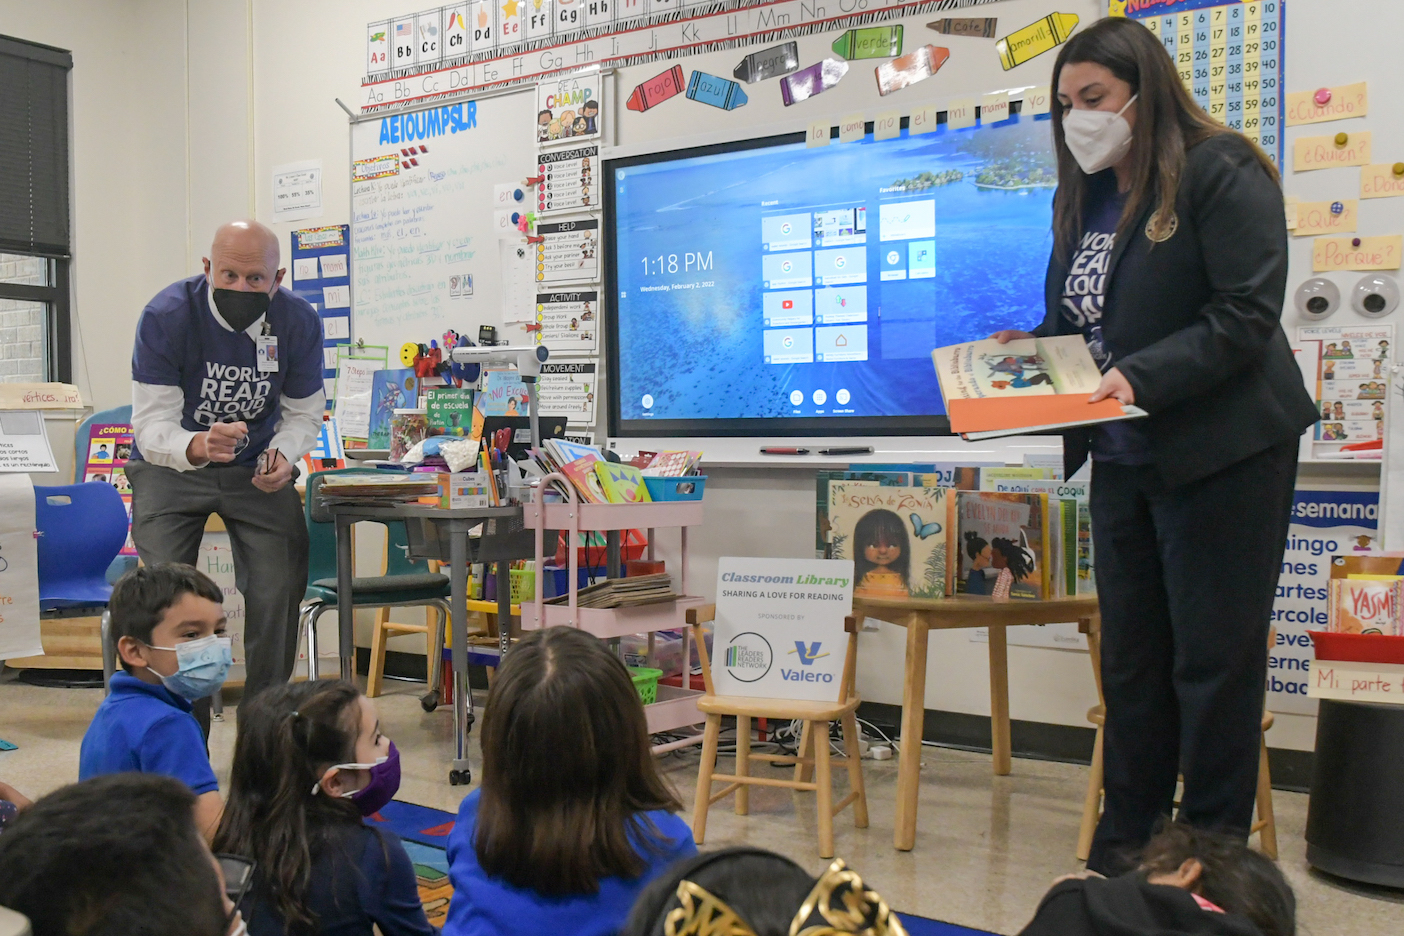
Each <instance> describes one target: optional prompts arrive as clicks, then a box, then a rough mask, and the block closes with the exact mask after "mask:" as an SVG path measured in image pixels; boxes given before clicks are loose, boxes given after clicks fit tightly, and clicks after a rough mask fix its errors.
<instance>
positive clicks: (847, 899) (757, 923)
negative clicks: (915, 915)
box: [620, 848, 906, 936]
mask: <svg viewBox="0 0 1404 936" xmlns="http://www.w3.org/2000/svg"><path fill="white" fill-rule="evenodd" d="M675 933H676V934H679V936H681V934H684V933H687V934H693V933H699V934H700V933H717V934H723V933H724V934H727V936H743V934H744V936H791V934H792V933H825V934H839V933H862V934H864V936H906V930H905V929H904V928H903V926H902V922H901V920H900V919H898V917H897V915H896V914H895V913H893V912H892V911H891V909H890V908H889V907H888V906H887V903H886V901H884V900H883V899H882V898H881V897H880V896H878V895H877V894H876V893H874V892H873V891H872V890H869V889H868V888H867V887H866V886H865V885H864V884H863V879H862V878H861V877H859V876H858V875H857V874H855V873H854V872H853V871H851V870H849V869H848V868H847V867H845V865H844V863H843V861H842V860H839V861H834V862H832V863H831V864H830V865H829V867H828V868H827V869H825V871H824V873H823V874H822V875H820V877H819V880H817V881H816V880H815V879H814V878H812V877H810V876H809V873H808V872H806V871H805V870H804V869H803V868H801V867H800V866H799V865H797V864H795V863H794V862H793V861H791V860H790V859H789V858H786V857H785V856H784V855H777V854H775V853H774V852H769V851H765V850H764V849H761V848H727V849H723V850H722V851H715V852H711V853H710V854H706V855H699V856H697V857H696V858H693V859H691V860H690V861H680V862H678V863H677V864H675V865H673V867H672V868H670V869H669V870H668V872H667V873H666V874H664V875H662V876H661V877H659V878H658V879H657V880H655V881H654V882H653V883H652V884H650V885H649V886H648V888H647V890H645V891H644V892H643V893H642V894H640V895H639V900H638V902H637V903H636V904H634V910H633V912H632V913H631V914H629V922H628V924H627V925H626V926H625V927H624V929H623V931H622V932H621V934H620V936H672V934H675Z"/></svg>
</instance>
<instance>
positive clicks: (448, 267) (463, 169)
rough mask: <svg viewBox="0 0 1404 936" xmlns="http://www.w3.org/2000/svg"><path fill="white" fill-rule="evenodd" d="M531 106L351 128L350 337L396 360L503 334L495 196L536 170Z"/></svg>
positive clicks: (525, 101) (469, 106)
mask: <svg viewBox="0 0 1404 936" xmlns="http://www.w3.org/2000/svg"><path fill="white" fill-rule="evenodd" d="M533 105H534V98H533V95H532V89H531V88H530V87H528V88H525V89H523V90H522V91H521V92H517V93H513V94H507V95H500V96H498V97H491V98H486V99H480V100H473V101H463V102H459V103H455V104H452V105H444V106H440V107H431V108H428V109H425V110H418V111H413V112H409V113H401V114H394V115H391V116H383V117H381V116H377V117H374V118H371V119H365V120H361V121H360V122H357V123H354V124H352V126H351V154H352V178H351V211H352V224H351V251H352V268H351V274H352V283H351V293H352V301H353V310H354V315H353V324H352V337H353V338H355V339H357V340H363V341H365V343H366V344H368V345H387V346H389V347H390V348H392V349H398V348H399V347H400V346H401V345H402V344H404V343H405V342H407V341H415V342H423V343H426V344H427V343H428V342H429V341H430V340H434V339H440V340H441V336H442V335H443V334H444V332H445V331H447V330H448V329H454V330H456V331H457V332H459V333H460V334H464V335H469V336H470V337H473V338H476V337H477V334H478V326H479V325H494V326H496V327H497V328H499V329H501V328H502V322H503V309H502V305H501V302H502V285H501V278H500V276H499V275H498V270H499V266H500V264H501V258H500V256H499V248H498V243H499V242H498V237H497V232H496V230H494V227H493V206H492V197H493V186H494V185H495V184H498V183H502V182H512V181H515V182H521V181H522V179H523V178H524V177H525V176H526V175H527V174H529V173H530V172H531V171H532V170H533V169H534V168H535V166H536V145H535V136H534V132H535V124H534V123H533V121H532V119H531V116H532V115H531V113H530V112H531V110H532V107H533ZM470 277H471V279H470ZM524 292H525V291H524ZM532 314H534V313H533V312H532V310H531V309H530V308H523V309H522V310H521V314H520V316H519V318H520V319H521V320H523V321H525V320H526V319H527V318H528V317H529V316H530V315H532ZM523 336H524V333H519V334H516V335H507V334H504V335H503V336H502V337H512V338H517V339H520V338H522V337H523Z"/></svg>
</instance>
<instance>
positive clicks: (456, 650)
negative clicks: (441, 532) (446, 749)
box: [449, 520, 473, 786]
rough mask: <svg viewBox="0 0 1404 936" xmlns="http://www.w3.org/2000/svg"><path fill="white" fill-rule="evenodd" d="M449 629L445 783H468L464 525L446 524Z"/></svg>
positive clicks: (466, 563)
mask: <svg viewBox="0 0 1404 936" xmlns="http://www.w3.org/2000/svg"><path fill="white" fill-rule="evenodd" d="M449 626H450V627H451V628H453V736H454V759H453V767H452V768H451V769H450V770H449V783H450V784H452V785H454V786H458V785H459V784H464V783H472V782H473V771H472V770H471V769H470V767H469V765H468V731H469V730H470V729H471V728H472V722H471V721H469V715H468V711H467V708H468V693H469V692H470V691H472V690H471V689H470V688H469V685H468V524H467V523H466V522H464V521H461V520H455V521H452V522H450V523H449Z"/></svg>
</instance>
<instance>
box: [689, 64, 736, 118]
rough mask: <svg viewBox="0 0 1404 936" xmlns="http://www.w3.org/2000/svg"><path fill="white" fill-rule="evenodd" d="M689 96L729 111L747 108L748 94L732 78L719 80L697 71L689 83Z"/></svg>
mask: <svg viewBox="0 0 1404 936" xmlns="http://www.w3.org/2000/svg"><path fill="white" fill-rule="evenodd" d="M687 96H688V97H689V98H691V99H692V100H694V101H700V102H701V103H703V104H710V105H712V106H713V107H719V108H721V109H722V110H727V111H729V110H736V108H738V107H745V106H746V101H747V98H746V92H745V91H744V90H742V88H741V86H740V85H739V84H737V83H736V82H734V81H732V80H731V79H730V78H718V77H717V76H716V75H709V74H707V73H706V72H703V71H695V70H694V71H693V73H692V78H691V79H689V80H688V83H687Z"/></svg>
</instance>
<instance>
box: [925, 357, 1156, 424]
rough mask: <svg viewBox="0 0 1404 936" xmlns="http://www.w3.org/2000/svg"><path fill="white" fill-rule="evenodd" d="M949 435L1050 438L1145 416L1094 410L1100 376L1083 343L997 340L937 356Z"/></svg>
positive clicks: (1112, 407) (1105, 406)
mask: <svg viewBox="0 0 1404 936" xmlns="http://www.w3.org/2000/svg"><path fill="white" fill-rule="evenodd" d="M931 359H932V361H933V362H934V363H935V365H936V379H937V380H938V381H939V382H940V384H941V396H942V397H944V398H945V401H946V412H947V413H948V414H949V416H950V419H951V431H952V432H958V433H960V435H962V436H963V437H965V438H966V439H972V440H973V439H992V438H997V437H999V436H1006V435H1017V434H1022V433H1027V432H1047V431H1053V430H1057V429H1068V428H1072V427H1073V426H1088V425H1093V424H1096V423H1104V422H1114V421H1117V420H1122V419H1136V418H1138V417H1142V416H1145V415H1146V411H1145V410H1143V409H1141V408H1140V407H1137V406H1126V405H1123V404H1121V403H1118V402H1117V401H1116V400H1113V399H1106V400H1101V401H1098V402H1096V403H1089V402H1088V401H1087V398H1088V397H1089V396H1091V395H1092V393H1093V392H1095V391H1096V389H1097V386H1098V385H1099V384H1100V383H1101V381H1102V375H1101V372H1100V371H1099V370H1098V369H1097V364H1096V362H1094V361H1093V360H1092V355H1091V353H1090V352H1088V350H1087V344H1086V342H1084V341H1083V339H1082V336H1081V335H1063V336H1060V337H1057V338H1024V339H1016V340H1014V341H1010V342H1007V343H1005V344H1000V343H999V342H998V341H996V340H994V339H993V338H987V339H985V340H983V341H972V342H968V343H966V344H958V345H949V346H947V347H945V348H937V349H936V350H935V351H932V352H931Z"/></svg>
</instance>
